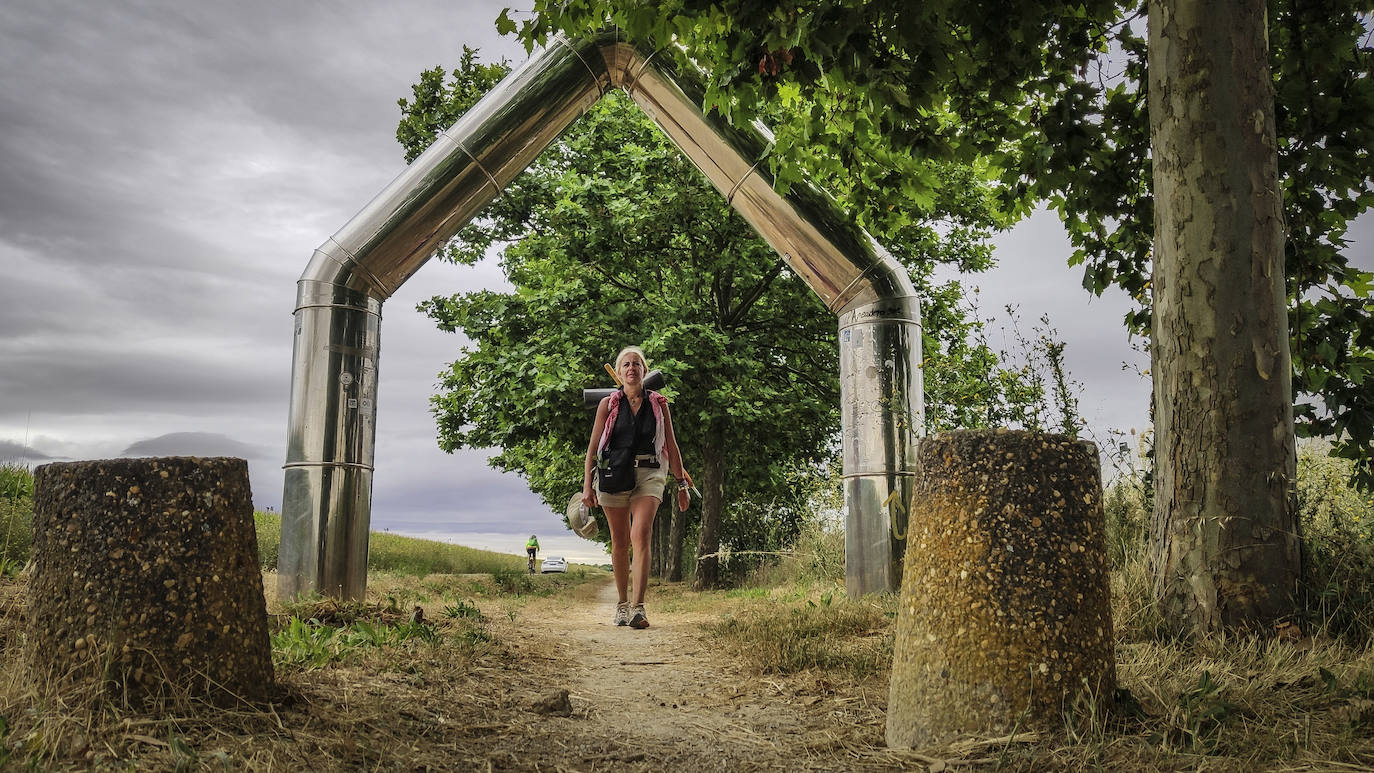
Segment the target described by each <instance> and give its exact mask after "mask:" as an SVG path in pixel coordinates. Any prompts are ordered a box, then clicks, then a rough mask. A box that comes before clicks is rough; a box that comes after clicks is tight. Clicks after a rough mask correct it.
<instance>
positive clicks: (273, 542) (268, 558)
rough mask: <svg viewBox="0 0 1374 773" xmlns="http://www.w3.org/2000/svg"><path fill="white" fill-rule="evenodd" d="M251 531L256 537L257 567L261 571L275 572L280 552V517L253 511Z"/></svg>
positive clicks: (274, 514) (275, 514)
mask: <svg viewBox="0 0 1374 773" xmlns="http://www.w3.org/2000/svg"><path fill="white" fill-rule="evenodd" d="M253 529H254V530H255V531H256V532H257V537H258V565H259V566H260V567H262V569H263V571H275V570H276V568H277V556H278V555H279V554H280V552H281V515H279V514H277V513H265V512H262V511H261V510H258V511H255V512H254V513H253Z"/></svg>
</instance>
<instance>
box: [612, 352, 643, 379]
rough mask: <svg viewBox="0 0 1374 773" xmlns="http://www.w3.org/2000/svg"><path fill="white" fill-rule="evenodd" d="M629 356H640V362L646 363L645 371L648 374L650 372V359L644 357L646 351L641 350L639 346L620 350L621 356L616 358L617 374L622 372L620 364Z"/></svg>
mask: <svg viewBox="0 0 1374 773" xmlns="http://www.w3.org/2000/svg"><path fill="white" fill-rule="evenodd" d="M627 354H638V355H639V360H640V362H642V363H644V370H645V372H648V370H649V358H648V357H645V356H644V350H643V349H641V348H639V347H638V346H627V347H625V348H624V349H621V350H620V354H617V355H616V356H615V372H616V373H619V372H620V362H621V361H622V360H624V359H625V355H627Z"/></svg>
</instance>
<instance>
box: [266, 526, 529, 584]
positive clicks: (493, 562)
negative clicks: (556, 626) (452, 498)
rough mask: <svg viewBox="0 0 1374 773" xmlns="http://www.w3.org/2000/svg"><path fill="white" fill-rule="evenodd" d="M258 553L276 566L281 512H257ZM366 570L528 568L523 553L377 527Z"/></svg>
mask: <svg viewBox="0 0 1374 773" xmlns="http://www.w3.org/2000/svg"><path fill="white" fill-rule="evenodd" d="M253 522H254V525H255V526H256V528H257V532H258V557H259V560H260V561H261V563H262V568H263V569H276V568H277V556H278V552H279V550H280V545H281V515H280V514H278V513H263V512H257V513H254V514H253ZM367 570H368V571H369V572H389V573H391V574H400V575H408V576H412V577H423V576H425V575H427V574H493V575H494V574H502V573H509V572H521V573H523V572H525V571H526V568H525V559H524V558H522V557H521V556H516V555H507V554H505V553H493V552H491V551H489V550H478V549H477V548H469V547H464V546H462V545H451V544H449V543H447V542H436V541H434V540H427V539H418V538H416V537H403V536H401V535H399V534H389V533H387V532H377V531H374V532H372V533H371V535H370V536H369V537H368V543H367Z"/></svg>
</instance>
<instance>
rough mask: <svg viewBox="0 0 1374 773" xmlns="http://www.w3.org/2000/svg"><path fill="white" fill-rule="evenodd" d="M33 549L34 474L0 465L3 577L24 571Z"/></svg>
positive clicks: (0, 572)
mask: <svg viewBox="0 0 1374 773" xmlns="http://www.w3.org/2000/svg"><path fill="white" fill-rule="evenodd" d="M32 549H33V473H32V472H30V471H29V468H28V467H27V466H25V465H21V464H13V463H10V462H0V575H4V576H11V575H14V574H15V573H17V572H18V571H19V570H20V569H22V568H23V567H24V565H25V564H27V563H28V561H29V553H30V551H31V550H32Z"/></svg>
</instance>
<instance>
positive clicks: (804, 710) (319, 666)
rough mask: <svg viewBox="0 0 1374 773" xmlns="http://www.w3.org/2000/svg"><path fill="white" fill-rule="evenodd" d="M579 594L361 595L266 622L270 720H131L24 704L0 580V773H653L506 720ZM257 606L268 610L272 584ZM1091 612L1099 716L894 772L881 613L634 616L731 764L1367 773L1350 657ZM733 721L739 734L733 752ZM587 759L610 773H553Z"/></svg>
mask: <svg viewBox="0 0 1374 773" xmlns="http://www.w3.org/2000/svg"><path fill="white" fill-rule="evenodd" d="M601 577H604V575H603V574H599V573H597V574H595V575H593V574H592V573H588V574H586V575H584V576H583V577H582V578H579V577H577V576H572V577H557V576H545V577H535V578H528V577H527V578H525V580H524V581H515V580H512V579H510V578H509V577H503V576H501V575H495V576H494V575H491V574H485V575H429V576H424V577H413V576H401V575H374V576H373V577H371V578H370V581H369V596H368V600H367V603H365V604H338V603H334V602H328V601H320V602H316V603H313V604H301V605H293V606H284V605H282V604H280V603H278V602H277V601H275V600H274V599H270V598H269V612H270V614H271V615H272V629H273V632H274V659H275V661H276V670H277V676H278V681H279V683H280V690H279V692H278V694H277V695H276V696H275V697H274V699H273V700H272V701H271V702H270V703H266V704H260V705H247V704H243V705H239V706H235V707H230V708H223V707H215V706H210V705H207V704H204V703H202V702H199V701H196V700H194V699H191V698H189V697H187V696H184V695H183V696H178V695H171V696H165V697H164V698H163V699H162V700H161V702H159V703H158V704H157V705H156V706H152V707H142V708H135V707H132V706H129V705H126V704H124V703H122V702H121V701H120V700H118V699H117V697H115V696H113V695H111V694H110V693H108V692H106V691H103V690H98V689H94V688H89V687H88V688H85V689H84V690H83V689H78V688H73V687H70V686H68V687H65V688H57V687H54V686H49V685H34V684H33V683H32V681H31V679H30V678H29V677H28V675H27V674H26V673H25V671H24V669H23V667H22V656H21V655H22V653H21V643H22V635H21V632H22V631H23V626H24V620H23V609H22V594H23V591H24V578H23V577H22V576H20V577H18V578H9V579H3V578H0V718H3V726H2V727H0V769H9V768H22V767H23V766H25V765H30V766H32V767H33V768H34V769H40V770H55V771H62V770H85V769H97V770H131V769H133V770H255V771H256V770H266V771H276V770H283V771H284V770H293V771H294V770H360V769H368V770H372V769H381V770H464V769H478V770H488V769H491V770H535V769H540V770H545V769H558V768H559V766H562V767H563V769H570V770H582V769H592V768H600V767H608V766H613V767H617V768H624V769H631V770H650V769H655V768H661V767H662V765H663V763H664V761H665V759H670V758H671V757H670V755H671V754H672V753H673V752H672V750H671V749H667V748H665V749H661V750H659V756H648V757H646V756H644V755H643V754H640V753H639V752H636V751H635V750H634V748H633V747H632V746H626V745H625V744H624V742H623V741H622V740H618V739H615V738H604V737H598V738H589V737H588V735H587V733H586V730H585V728H586V727H587V725H586V724H585V721H586V720H585V717H583V718H582V719H581V720H579V717H578V716H577V715H574V716H572V717H569V718H555V719H548V718H542V717H539V716H537V715H535V714H532V713H531V712H530V711H529V706H528V696H529V695H532V694H537V693H539V691H540V690H541V689H545V688H546V687H547V684H548V679H549V678H550V675H551V674H552V675H556V674H557V673H559V669H562V668H565V661H564V660H563V659H564V658H566V653H565V652H563V651H561V650H560V648H559V646H558V643H557V642H556V641H553V642H550V641H547V640H544V641H534V640H532V639H530V637H528V636H525V635H524V631H523V630H522V629H523V628H524V626H525V624H526V621H528V620H533V619H540V618H544V617H547V616H549V615H554V614H557V613H558V610H559V609H560V608H563V607H565V606H567V605H570V604H573V603H581V601H582V600H583V599H584V598H585V597H587V596H588V595H589V594H588V591H589V590H590V589H591V586H590V585H587V584H579V580H580V579H581V580H587V579H592V580H595V579H599V578H601ZM525 582H528V583H531V584H529V585H525V584H524V583H525ZM265 585H266V586H267V588H268V589H269V592H270V589H272V588H274V587H275V581H274V578H273V577H271V576H268V577H267V578H265ZM1113 590H1114V592H1115V595H1116V598H1115V602H1116V607H1115V616H1116V620H1117V626H1118V642H1117V661H1118V674H1119V682H1120V687H1121V691H1120V692H1119V694H1118V695H1117V696H1116V700H1115V701H1114V705H1115V710H1114V711H1112V712H1110V713H1097V712H1094V711H1090V710H1085V711H1083V712H1081V713H1078V714H1074V713H1072V712H1070V714H1069V715H1067V716H1065V718H1064V721H1063V723H1062V726H1061V727H1059V728H1058V729H1057V730H1056V731H1055V732H1050V733H1040V734H1025V733H1022V734H1018V735H1016V736H1014V737H996V738H993V737H967V738H962V739H959V741H958V742H956V743H952V744H949V745H946V746H942V747H938V748H928V749H919V750H915V751H910V752H898V751H892V750H887V749H885V748H883V743H882V734H883V723H884V717H885V710H886V702H887V681H888V672H889V669H890V663H891V647H892V633H893V628H894V620H893V618H894V615H893V603H892V600H891V599H863V600H852V599H847V598H845V597H844V595H843V592H842V591H841V589H840V588H839V586H838V585H836V583H835V581H834V579H833V577H828V578H815V579H811V580H806V579H804V578H803V579H799V580H795V581H788V582H784V583H783V584H778V585H772V586H767V587H764V586H757V587H752V588H744V589H739V590H734V591H718V592H710V593H693V592H690V591H688V590H686V589H684V588H683V587H682V586H680V585H656V586H655V587H654V588H653V589H652V591H651V594H652V599H653V604H654V608H655V609H656V610H662V611H663V612H664V613H669V614H681V615H686V616H691V617H694V618H701V619H704V620H709V622H707V623H706V625H705V631H706V633H705V635H706V636H707V637H708V639H709V644H708V647H709V648H712V649H715V650H718V651H719V653H720V658H719V660H721V661H723V662H729V663H730V664H731V665H732V667H736V668H738V669H739V670H740V673H739V674H738V676H736V677H732V678H731V679H728V680H721V681H720V683H718V684H703V685H702V689H703V690H716V691H718V692H721V693H722V695H720V696H717V697H718V698H719V699H720V703H721V705H722V706H727V707H728V706H733V707H734V709H733V710H734V711H736V712H743V713H741V714H740V716H741V717H743V719H742V720H741V722H745V724H740V725H738V726H736V725H733V724H732V725H730V727H736V730H735V732H736V733H737V734H738V735H739V736H740V738H738V739H734V740H733V741H732V740H731V738H727V737H725V736H721V738H720V741H721V743H722V744H728V743H734V742H735V741H738V744H737V745H740V746H747V745H749V744H752V745H754V747H756V748H759V749H763V750H765V751H766V752H767V755H768V759H769V760H791V761H792V762H793V763H794V764H795V769H798V770H835V769H855V770H887V769H913V768H919V767H923V766H929V768H930V769H932V770H940V769H947V770H1026V771H1031V770H1034V771H1041V770H1065V771H1067V770H1073V771H1078V770H1084V769H1098V770H1132V771H1134V770H1150V771H1175V770H1177V771H1183V770H1189V771H1193V770H1207V771H1238V772H1239V771H1255V770H1273V771H1306V770H1312V771H1341V770H1370V769H1374V650H1371V648H1370V647H1369V646H1368V645H1367V644H1359V643H1352V640H1351V639H1350V638H1349V637H1348V636H1343V637H1339V638H1338V637H1327V636H1309V637H1306V638H1292V639H1284V640H1268V641H1261V640H1257V639H1235V640H1231V641H1213V642H1203V643H1198V644H1187V643H1183V642H1180V641H1176V640H1173V639H1170V638H1168V637H1166V636H1163V635H1162V634H1161V632H1162V630H1163V629H1162V626H1160V625H1159V622H1158V619H1157V614H1156V613H1155V612H1154V611H1153V609H1152V608H1151V605H1150V603H1149V601H1148V593H1147V592H1146V591H1147V590H1148V577H1147V575H1146V574H1145V573H1144V571H1143V568H1142V567H1141V566H1139V565H1138V562H1132V563H1129V564H1127V565H1126V566H1123V567H1122V569H1121V570H1120V571H1119V572H1117V573H1116V574H1115V576H1114V584H1113ZM416 607H419V608H420V610H421V613H420V620H419V621H418V622H417V621H415V620H413V617H414V614H415V608H416ZM311 621H314V622H311ZM293 625H294V629H293ZM315 645H319V646H318V647H315ZM312 647H315V649H311V648H312ZM302 653H304V654H302ZM310 653H315V655H314V656H311V655H310ZM649 689H651V687H650V688H649ZM724 693H728V694H724ZM741 695H747V696H748V697H745V698H740V697H738V696H741ZM694 702H695V699H694ZM741 704H747V705H741ZM722 710H723V709H722ZM749 711H757V712H758V717H759V719H758V722H759V724H758V725H756V726H754V727H752V728H751V727H750V726H748V724H747V722H746V720H747V719H748V718H749V716H751V715H750V714H749V713H748V712H749ZM783 711H785V712H788V716H791V717H793V718H794V720H795V721H797V722H801V723H802V725H803V731H802V732H801V733H800V734H794V735H792V736H789V740H788V741H787V742H786V743H788V744H791V745H789V746H788V747H787V748H782V747H781V746H780V745H779V744H780V743H782V741H781V738H780V737H778V738H770V736H769V735H768V734H767V732H766V728H767V725H766V724H763V723H764V720H765V719H767V721H773V719H772V718H775V717H776V716H778V715H779V712H783ZM733 716H734V715H732V717H733ZM731 721H732V722H733V721H734V720H733V718H732V720H731ZM760 728H763V729H760ZM688 730H689V728H684V732H687V731H688ZM589 749H590V750H592V751H588V750H589ZM683 753H684V754H685V752H683ZM569 755H571V756H569ZM579 755H581V756H579ZM586 759H596V760H612V761H615V764H614V765H603V764H601V763H600V762H598V763H596V764H590V765H582V764H578V763H575V762H569V760H586ZM680 759H693V758H690V757H684V758H680ZM760 767H767V766H764V765H763V764H762V763H760Z"/></svg>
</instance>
